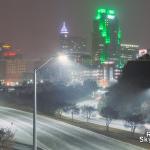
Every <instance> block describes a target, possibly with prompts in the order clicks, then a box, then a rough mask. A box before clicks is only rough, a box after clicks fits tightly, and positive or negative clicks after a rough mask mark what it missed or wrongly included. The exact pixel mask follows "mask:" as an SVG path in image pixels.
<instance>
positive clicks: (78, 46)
mask: <svg viewBox="0 0 150 150" xmlns="http://www.w3.org/2000/svg"><path fill="white" fill-rule="evenodd" d="M59 34H60V35H59V39H60V50H61V51H63V52H66V53H76V52H86V50H87V44H86V40H85V39H84V38H82V37H78V36H71V35H70V34H69V31H68V28H67V25H66V23H65V22H63V24H62V27H61V29H60V32H59Z"/></svg>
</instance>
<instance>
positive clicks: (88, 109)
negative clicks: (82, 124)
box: [82, 106, 95, 121]
mask: <svg viewBox="0 0 150 150" xmlns="http://www.w3.org/2000/svg"><path fill="white" fill-rule="evenodd" d="M82 110H83V112H84V113H85V114H86V119H87V121H88V120H89V119H91V115H92V113H93V112H94V111H95V108H94V107H92V106H84V107H83V109H82Z"/></svg>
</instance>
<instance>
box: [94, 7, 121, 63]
mask: <svg viewBox="0 0 150 150" xmlns="http://www.w3.org/2000/svg"><path fill="white" fill-rule="evenodd" d="M93 28H94V30H93V39H92V55H93V60H94V62H96V63H100V64H105V62H109V61H111V62H112V61H113V62H114V63H118V61H119V53H120V51H119V49H120V42H121V30H120V26H119V21H118V17H117V15H116V12H115V11H114V10H111V9H98V10H97V15H96V18H95V20H94V23H93Z"/></svg>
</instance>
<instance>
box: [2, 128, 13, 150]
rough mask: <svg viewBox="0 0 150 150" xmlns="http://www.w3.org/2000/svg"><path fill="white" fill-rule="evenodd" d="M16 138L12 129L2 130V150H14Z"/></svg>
mask: <svg viewBox="0 0 150 150" xmlns="http://www.w3.org/2000/svg"><path fill="white" fill-rule="evenodd" d="M14 136H15V133H13V132H12V131H11V130H10V129H4V128H1V129H0V149H1V150H12V147H13V145H14Z"/></svg>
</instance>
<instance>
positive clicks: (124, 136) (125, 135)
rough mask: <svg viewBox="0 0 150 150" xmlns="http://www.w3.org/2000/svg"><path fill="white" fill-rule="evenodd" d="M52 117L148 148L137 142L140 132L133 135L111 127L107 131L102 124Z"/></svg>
mask: <svg viewBox="0 0 150 150" xmlns="http://www.w3.org/2000/svg"><path fill="white" fill-rule="evenodd" d="M53 118H54V119H56V120H60V121H63V122H66V123H68V124H71V125H74V126H77V127H80V128H84V129H88V130H90V131H93V132H95V133H99V134H103V135H106V136H108V137H111V138H114V139H117V140H119V141H123V142H126V143H130V144H133V145H136V146H139V147H142V148H145V149H150V144H149V143H140V142H139V137H140V136H143V135H142V134H138V133H135V135H134V136H132V135H131V133H130V132H129V131H125V130H121V129H116V128H111V127H110V128H109V132H107V131H106V127H105V126H102V125H97V124H93V123H89V122H83V121H79V120H75V119H74V120H73V121H72V119H71V118H68V117H64V116H63V117H61V118H58V117H53Z"/></svg>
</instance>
